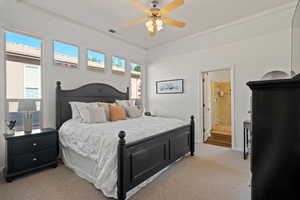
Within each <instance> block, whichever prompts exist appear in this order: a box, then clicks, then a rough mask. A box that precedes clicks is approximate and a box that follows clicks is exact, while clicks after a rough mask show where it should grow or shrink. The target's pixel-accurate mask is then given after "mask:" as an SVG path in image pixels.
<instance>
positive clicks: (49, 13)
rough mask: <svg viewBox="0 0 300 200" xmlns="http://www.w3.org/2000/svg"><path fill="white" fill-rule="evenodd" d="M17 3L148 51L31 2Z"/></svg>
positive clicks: (21, 0)
mask: <svg viewBox="0 0 300 200" xmlns="http://www.w3.org/2000/svg"><path fill="white" fill-rule="evenodd" d="M17 2H18V3H21V4H23V5H26V6H28V7H31V8H33V9H35V10H38V11H39V12H42V13H44V14H47V15H51V16H54V17H56V18H60V19H62V20H64V21H67V22H69V23H72V24H75V25H77V26H81V27H83V28H86V29H89V30H92V31H95V32H97V33H99V34H101V35H105V36H107V37H109V38H111V39H114V40H119V41H120V42H123V43H125V44H127V45H130V46H134V47H136V48H138V49H141V50H147V49H146V48H145V47H143V46H140V45H138V44H136V43H133V42H129V41H127V40H125V39H123V38H121V37H120V36H117V35H111V34H109V33H107V32H106V31H103V30H101V29H98V28H96V27H94V26H90V25H88V24H85V23H82V22H80V21H78V20H74V19H72V18H70V17H67V16H64V15H61V14H58V13H56V12H53V11H51V10H48V9H45V8H42V7H40V6H37V5H34V4H32V3H30V2H28V1H27V0H17Z"/></svg>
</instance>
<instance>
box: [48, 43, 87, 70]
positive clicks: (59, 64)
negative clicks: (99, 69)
mask: <svg viewBox="0 0 300 200" xmlns="http://www.w3.org/2000/svg"><path fill="white" fill-rule="evenodd" d="M51 42H52V63H53V65H56V66H60V67H65V68H70V69H79V68H80V60H81V56H80V46H79V45H76V44H73V43H70V42H64V41H62V40H56V39H53V40H52V41H51ZM54 42H59V43H63V44H66V45H69V46H74V47H76V48H77V49H78V63H77V64H75V63H68V62H64V63H62V62H57V61H56V60H55V57H54V56H55V52H54ZM72 64H73V65H72Z"/></svg>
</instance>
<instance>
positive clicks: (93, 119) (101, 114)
mask: <svg viewBox="0 0 300 200" xmlns="http://www.w3.org/2000/svg"><path fill="white" fill-rule="evenodd" d="M87 109H88V112H89V117H88V120H87V121H88V122H87V123H89V124H93V123H105V122H107V119H106V113H105V108H104V107H98V106H88V107H87Z"/></svg>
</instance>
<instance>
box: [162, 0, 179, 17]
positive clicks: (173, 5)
mask: <svg viewBox="0 0 300 200" xmlns="http://www.w3.org/2000/svg"><path fill="white" fill-rule="evenodd" d="M183 4H184V0H174V1H172V2H171V3H169V4H168V5H166V6H165V7H164V8H162V9H161V10H160V14H161V15H165V14H167V13H169V12H171V11H172V10H174V9H176V8H178V7H180V6H182V5H183Z"/></svg>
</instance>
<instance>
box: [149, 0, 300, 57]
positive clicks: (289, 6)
mask: <svg viewBox="0 0 300 200" xmlns="http://www.w3.org/2000/svg"><path fill="white" fill-rule="evenodd" d="M297 4H298V0H295V1H294V2H292V3H288V4H285V5H282V6H278V7H275V8H272V9H268V10H265V11H263V12H260V13H257V14H254V15H251V16H248V17H244V18H242V19H239V20H235V21H233V22H230V23H227V24H224V25H220V26H217V27H215V28H212V29H208V30H206V31H200V32H198V33H195V34H191V35H188V36H184V37H180V38H178V39H174V40H171V41H167V42H164V43H161V44H159V45H153V46H151V47H149V48H147V50H148V51H149V50H152V49H155V48H158V47H162V46H167V45H169V44H172V43H175V42H178V41H182V40H188V39H195V38H199V37H203V36H205V35H207V34H211V33H213V32H218V31H221V30H224V29H227V28H230V27H233V26H236V25H241V24H245V23H247V22H249V21H253V20H256V19H258V18H262V17H265V16H268V15H272V14H274V13H278V12H282V11H284V10H288V9H292V8H296V6H297Z"/></svg>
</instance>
